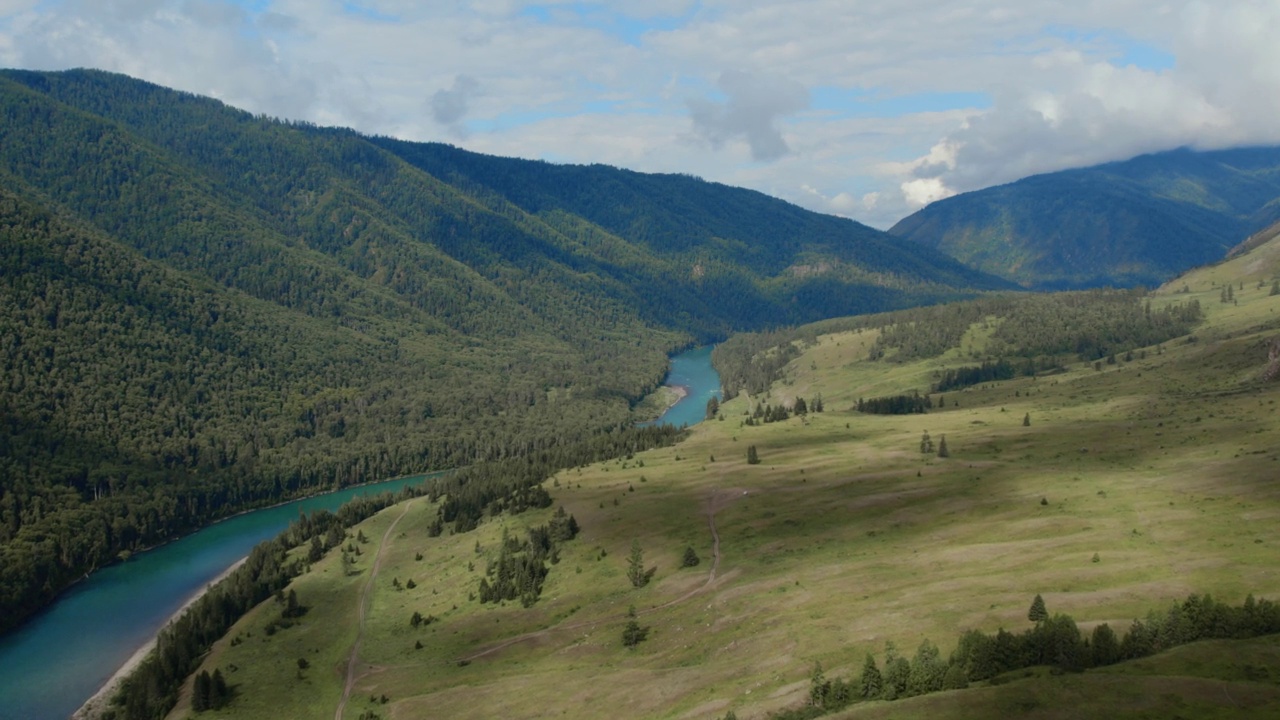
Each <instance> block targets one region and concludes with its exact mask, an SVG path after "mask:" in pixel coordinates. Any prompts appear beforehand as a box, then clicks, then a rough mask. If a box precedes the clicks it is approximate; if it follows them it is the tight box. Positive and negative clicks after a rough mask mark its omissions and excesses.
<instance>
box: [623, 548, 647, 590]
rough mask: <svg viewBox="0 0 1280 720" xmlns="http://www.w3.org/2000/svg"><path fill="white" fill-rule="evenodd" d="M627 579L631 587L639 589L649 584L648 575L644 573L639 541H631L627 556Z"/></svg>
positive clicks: (642, 551) (642, 553) (642, 552)
mask: <svg viewBox="0 0 1280 720" xmlns="http://www.w3.org/2000/svg"><path fill="white" fill-rule="evenodd" d="M627 579H628V580H630V581H631V587H636V588H641V587H644V586H645V585H648V584H649V574H648V573H646V572H645V571H644V550H641V549H640V541H639V540H632V541H631V554H630V555H628V556H627Z"/></svg>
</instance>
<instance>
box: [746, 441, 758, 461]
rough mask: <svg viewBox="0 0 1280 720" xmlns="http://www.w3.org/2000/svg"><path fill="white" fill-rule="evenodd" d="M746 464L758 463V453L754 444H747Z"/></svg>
mask: <svg viewBox="0 0 1280 720" xmlns="http://www.w3.org/2000/svg"><path fill="white" fill-rule="evenodd" d="M747 464H748V465H759V464H760V453H758V452H756V446H755V445H748V446H747Z"/></svg>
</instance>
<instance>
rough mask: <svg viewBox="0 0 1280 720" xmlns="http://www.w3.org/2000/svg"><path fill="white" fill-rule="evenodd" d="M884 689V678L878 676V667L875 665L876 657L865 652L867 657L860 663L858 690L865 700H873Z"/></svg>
mask: <svg viewBox="0 0 1280 720" xmlns="http://www.w3.org/2000/svg"><path fill="white" fill-rule="evenodd" d="M883 690H884V678H882V677H880V668H878V667H876V659H875V658H874V657H872V655H871V653H867V659H866V661H865V662H863V663H862V682H861V688H860V691H861V693H862V697H863V698H864V699H866V700H873V699H875V698H878V697H880V693H881V692H882V691H883Z"/></svg>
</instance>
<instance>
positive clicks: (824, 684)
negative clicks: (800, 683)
mask: <svg viewBox="0 0 1280 720" xmlns="http://www.w3.org/2000/svg"><path fill="white" fill-rule="evenodd" d="M829 692H831V683H830V682H828V681H827V676H826V674H825V673H823V672H822V663H820V662H815V663H814V664H813V672H812V673H811V674H810V675H809V704H810V705H812V706H813V707H817V708H820V707H825V706H826V704H827V693H829Z"/></svg>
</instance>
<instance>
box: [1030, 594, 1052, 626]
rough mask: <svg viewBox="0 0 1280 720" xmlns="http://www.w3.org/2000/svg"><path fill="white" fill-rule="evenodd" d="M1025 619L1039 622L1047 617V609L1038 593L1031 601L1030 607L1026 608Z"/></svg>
mask: <svg viewBox="0 0 1280 720" xmlns="http://www.w3.org/2000/svg"><path fill="white" fill-rule="evenodd" d="M1027 619H1028V620H1030V621H1031V622H1033V623H1041V622H1044V621H1045V620H1048V619H1049V611H1048V610H1046V609H1045V606H1044V598H1042V597H1040V595H1039V593H1037V594H1036V597H1035V599H1034V600H1032V601H1031V609H1029V610H1027Z"/></svg>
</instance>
